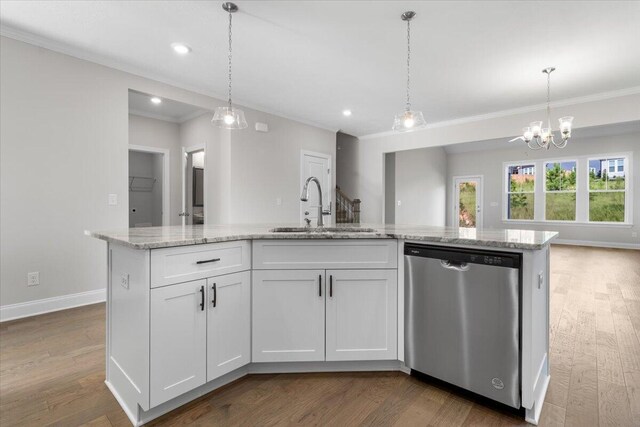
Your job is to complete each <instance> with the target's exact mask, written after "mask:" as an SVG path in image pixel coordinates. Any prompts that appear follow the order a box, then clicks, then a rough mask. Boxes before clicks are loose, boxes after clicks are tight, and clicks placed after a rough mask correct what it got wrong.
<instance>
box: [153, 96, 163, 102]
mask: <svg viewBox="0 0 640 427" xmlns="http://www.w3.org/2000/svg"><path fill="white" fill-rule="evenodd" d="M151 102H152V103H153V104H160V103H162V99H160V98H158V97H157V96H154V97H153V98H151Z"/></svg>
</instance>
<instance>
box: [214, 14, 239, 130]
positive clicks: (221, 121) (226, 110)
mask: <svg viewBox="0 0 640 427" xmlns="http://www.w3.org/2000/svg"><path fill="white" fill-rule="evenodd" d="M222 8H223V9H224V10H225V11H226V12H228V13H229V105H227V106H226V107H217V108H216V111H215V113H214V114H213V119H211V123H213V124H214V125H216V126H217V127H220V128H223V129H244V128H246V127H247V121H246V120H245V118H244V112H243V111H242V110H239V109H237V108H235V107H234V106H233V104H232V103H231V53H232V50H231V24H232V17H233V14H234V13H235V12H237V11H238V6H236V5H235V4H234V3H231V2H226V3H223V4H222Z"/></svg>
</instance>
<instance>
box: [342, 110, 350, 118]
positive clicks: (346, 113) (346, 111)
mask: <svg viewBox="0 0 640 427" xmlns="http://www.w3.org/2000/svg"><path fill="white" fill-rule="evenodd" d="M342 115H344V116H347V117H349V116H350V115H351V110H344V111H343V112H342Z"/></svg>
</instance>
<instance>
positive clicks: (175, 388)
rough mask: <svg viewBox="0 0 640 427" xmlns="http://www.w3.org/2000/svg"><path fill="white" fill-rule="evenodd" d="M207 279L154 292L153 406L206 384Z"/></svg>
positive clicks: (151, 384) (152, 302)
mask: <svg viewBox="0 0 640 427" xmlns="http://www.w3.org/2000/svg"><path fill="white" fill-rule="evenodd" d="M206 285H207V282H206V280H195V281H192V282H186V283H181V284H177V285H171V286H165V287H162V288H155V289H152V290H151V340H150V350H151V351H150V403H151V405H150V406H151V407H154V406H157V405H159V404H161V403H164V402H166V401H168V400H170V399H172V398H174V397H176V396H179V395H181V394H182V393H185V392H187V391H189V390H191V389H194V388H196V387H198V386H200V385H202V384H204V383H205V382H206V376H207V375H206V372H207V366H206V354H207V353H206V339H207V312H206V310H205V309H206V301H205V293H206Z"/></svg>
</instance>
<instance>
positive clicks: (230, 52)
mask: <svg viewBox="0 0 640 427" xmlns="http://www.w3.org/2000/svg"><path fill="white" fill-rule="evenodd" d="M232 17H233V14H232V13H229V109H231V54H232V50H231V19H232Z"/></svg>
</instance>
